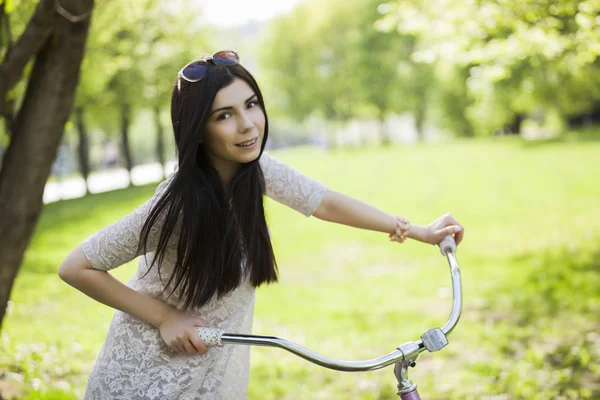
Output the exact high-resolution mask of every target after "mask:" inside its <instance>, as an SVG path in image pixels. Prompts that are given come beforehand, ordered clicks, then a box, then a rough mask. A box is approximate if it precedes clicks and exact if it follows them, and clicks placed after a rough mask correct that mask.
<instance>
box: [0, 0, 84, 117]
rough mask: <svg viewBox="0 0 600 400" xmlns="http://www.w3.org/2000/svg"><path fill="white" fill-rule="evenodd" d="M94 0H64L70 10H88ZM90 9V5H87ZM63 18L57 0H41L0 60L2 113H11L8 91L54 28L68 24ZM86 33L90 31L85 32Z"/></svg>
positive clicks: (4, 114)
mask: <svg viewBox="0 0 600 400" xmlns="http://www.w3.org/2000/svg"><path fill="white" fill-rule="evenodd" d="M76 3H80V4H78V5H77V6H76V7H75V6H74V5H75V4H76ZM92 4H93V0H85V1H80V2H76V1H74V0H70V1H68V2H67V1H65V4H64V5H65V6H67V7H69V6H71V8H69V9H71V10H75V12H77V11H80V10H81V11H82V12H85V10H86V9H85V7H86V6H91V5H92ZM88 9H89V7H88ZM61 19H62V20H61ZM66 22H68V21H66V20H65V19H64V18H62V17H61V16H59V15H58V14H57V13H56V11H55V10H54V0H40V2H39V3H38V5H37V7H36V9H35V12H34V13H33V15H32V16H31V19H30V20H29V22H28V23H27V27H26V28H25V31H24V32H23V34H22V35H21V36H20V37H19V39H18V40H17V42H16V43H15V44H13V45H11V47H10V49H9V51H8V52H7V53H6V56H5V57H4V60H3V61H2V63H1V64H0V115H3V116H9V114H8V110H7V109H6V106H7V104H6V95H7V93H8V91H9V90H10V89H11V88H13V87H14V86H15V85H16V84H17V82H19V80H20V79H21V75H22V74H23V69H24V68H25V66H26V65H27V63H28V62H29V60H31V58H32V57H33V56H35V55H36V54H37V53H38V52H39V51H40V49H41V48H42V46H47V38H48V36H49V35H50V34H51V32H52V30H53V29H54V28H55V27H56V26H58V25H59V24H63V25H64V24H65V23H66ZM86 35H87V34H86Z"/></svg>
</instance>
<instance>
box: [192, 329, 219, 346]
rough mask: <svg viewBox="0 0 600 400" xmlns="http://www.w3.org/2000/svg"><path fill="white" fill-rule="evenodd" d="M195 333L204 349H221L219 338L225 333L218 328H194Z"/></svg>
mask: <svg viewBox="0 0 600 400" xmlns="http://www.w3.org/2000/svg"><path fill="white" fill-rule="evenodd" d="M196 333H197V334H198V336H200V340H202V342H204V344H205V345H206V347H215V346H216V347H223V342H222V341H221V338H222V337H223V334H224V333H225V331H224V330H223V329H219V328H196Z"/></svg>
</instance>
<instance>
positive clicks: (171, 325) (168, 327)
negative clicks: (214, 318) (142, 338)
mask: <svg viewBox="0 0 600 400" xmlns="http://www.w3.org/2000/svg"><path fill="white" fill-rule="evenodd" d="M203 326H205V325H204V322H203V321H202V320H201V319H200V318H198V317H196V316H193V315H188V314H185V313H182V312H181V311H178V310H176V309H172V310H171V311H170V312H169V313H168V314H167V315H166V316H165V319H164V320H163V322H162V323H161V324H160V326H159V330H160V336H161V337H162V339H163V340H164V342H165V344H166V345H167V347H168V348H169V349H170V350H171V351H176V352H180V353H188V354H198V353H200V354H205V353H206V352H207V351H208V348H207V347H206V345H205V344H204V343H203V342H202V340H200V336H198V333H196V328H197V327H203Z"/></svg>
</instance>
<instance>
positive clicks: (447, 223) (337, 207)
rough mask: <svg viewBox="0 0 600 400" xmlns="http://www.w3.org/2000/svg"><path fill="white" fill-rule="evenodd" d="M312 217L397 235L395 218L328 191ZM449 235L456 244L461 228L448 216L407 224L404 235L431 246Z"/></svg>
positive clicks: (460, 236) (462, 231)
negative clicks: (428, 221) (424, 222)
mask: <svg viewBox="0 0 600 400" xmlns="http://www.w3.org/2000/svg"><path fill="white" fill-rule="evenodd" d="M313 216H314V217H317V218H319V219H322V220H323V221H329V222H335V223H338V224H343V225H348V226H353V227H355V228H360V229H368V230H371V231H377V232H385V233H387V234H394V233H396V232H397V225H396V224H397V218H396V216H394V215H391V214H388V213H386V212H384V211H382V210H380V209H378V208H376V207H373V206H371V205H369V204H366V203H363V202H362V201H359V200H356V199H353V198H352V197H349V196H346V195H344V194H342V193H339V192H336V191H334V190H331V189H327V191H326V193H325V195H324V196H323V199H322V200H321V203H320V204H319V206H318V207H317V209H316V210H315V212H314V213H313ZM452 234H453V235H454V238H455V240H456V244H458V243H460V242H461V240H462V237H463V234H464V228H463V227H462V225H461V224H460V223H458V221H456V220H455V219H454V218H453V217H452V216H451V215H450V214H445V215H443V216H441V217H440V218H438V219H437V220H435V221H434V222H432V223H431V224H429V225H427V226H418V225H413V224H411V223H408V224H407V228H406V233H404V235H405V236H406V237H409V238H411V239H415V240H418V241H420V242H424V243H431V244H437V243H439V242H440V241H441V240H442V238H444V236H447V235H452Z"/></svg>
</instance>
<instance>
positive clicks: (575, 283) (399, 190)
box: [0, 138, 600, 399]
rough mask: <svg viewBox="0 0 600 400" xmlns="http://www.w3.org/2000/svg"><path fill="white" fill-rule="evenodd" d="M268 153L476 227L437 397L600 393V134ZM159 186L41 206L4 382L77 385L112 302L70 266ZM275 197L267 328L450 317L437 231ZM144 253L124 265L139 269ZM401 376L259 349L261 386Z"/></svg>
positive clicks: (355, 347)
mask: <svg viewBox="0 0 600 400" xmlns="http://www.w3.org/2000/svg"><path fill="white" fill-rule="evenodd" d="M272 154H273V155H275V156H276V157H278V158H280V159H281V160H282V161H285V162H286V163H288V164H289V165H291V166H293V167H295V168H297V169H299V170H301V171H302V172H303V173H305V174H306V175H309V176H312V177H314V178H316V179H318V180H319V181H321V182H323V183H324V184H326V185H327V186H328V187H330V188H331V189H334V190H337V191H340V192H342V193H345V194H347V195H350V196H352V197H355V198H357V199H359V200H362V201H365V202H367V203H369V204H372V205H374V206H376V207H379V208H381V209H383V210H385V211H387V212H390V213H399V214H403V215H406V216H408V217H409V218H410V219H411V221H413V222H414V223H417V224H426V223H429V222H430V221H432V220H433V219H435V218H437V217H438V216H440V215H441V214H443V213H445V212H451V213H452V214H453V215H454V216H455V217H456V218H457V219H459V220H460V221H461V222H462V223H463V224H464V226H465V227H466V234H465V240H464V243H463V244H462V245H461V246H460V249H459V252H458V259H459V262H460V264H461V269H462V275H463V287H464V298H465V302H464V310H463V317H462V319H461V321H460V323H459V325H458V327H457V329H456V330H455V331H454V332H453V334H452V335H451V336H450V345H449V346H448V347H446V348H445V349H444V350H442V351H441V352H439V353H435V354H429V353H424V354H422V355H421V357H420V358H419V360H417V367H416V368H414V369H413V370H412V371H411V377H412V378H413V380H414V381H415V382H416V383H417V384H419V386H420V392H421V395H422V397H423V398H428V399H449V398H457V399H464V398H470V399H483V398H490V399H491V398H507V399H508V398H510V399H513V398H514V399H548V398H556V399H575V398H598V397H599V396H600V368H599V367H598V365H600V335H598V333H597V332H599V331H600V323H599V322H598V321H599V319H598V315H600V263H599V261H598V260H599V259H600V257H599V256H600V245H599V244H598V243H599V242H598V239H600V207H599V199H600V184H599V183H598V182H599V178H598V176H600V142H598V141H585V142H564V143H557V142H552V143H548V144H547V145H536V146H532V145H530V144H528V143H523V142H522V141H520V140H518V139H515V138H508V139H496V140H479V141H457V142H452V143H437V144H419V145H406V146H394V147H390V148H387V149H381V148H372V149H362V150H336V151H331V152H321V151H319V150H314V149H309V148H298V149H293V150H291V149H290V150H281V151H273V152H272ZM153 190H154V186H152V185H149V186H143V187H136V188H131V189H127V190H119V191H114V192H110V193H104V194H98V195H94V196H90V197H87V198H83V199H76V200H68V201H62V202H58V203H53V204H49V205H47V206H46V207H45V209H44V212H43V215H42V217H41V219H40V222H39V224H38V227H37V230H36V234H35V237H34V238H33V241H32V243H31V245H30V247H29V249H28V252H27V254H26V257H25V261H24V264H23V268H22V270H21V272H20V274H19V277H18V279H17V281H16V283H15V287H14V289H13V293H12V298H11V301H12V306H11V312H10V315H9V316H8V317H7V318H6V319H5V321H4V324H3V331H2V339H1V340H0V393H2V394H3V395H4V396H5V397H10V396H9V395H10V394H11V393H12V395H13V396H17V397H18V396H21V397H23V398H31V399H33V398H43V399H59V398H60V399H62V398H78V397H81V395H82V391H83V388H84V385H85V379H86V376H87V373H88V372H89V368H90V366H91V363H92V362H93V360H94V357H95V356H96V354H97V352H98V350H99V348H100V346H101V345H102V342H103V340H104V336H105V334H106V329H107V327H108V323H109V321H110V318H111V315H112V311H111V310H110V309H109V308H107V307H105V306H102V305H99V304H97V303H95V302H94V301H93V300H91V299H88V298H86V297H85V296H84V295H82V294H80V293H78V292H77V291H76V290H74V289H72V288H70V287H68V286H67V285H66V284H63V283H62V282H61V281H60V280H59V278H58V276H57V275H56V270H57V268H58V265H59V264H60V262H61V261H62V259H63V258H64V257H65V256H66V255H67V254H68V253H69V252H70V251H71V250H72V249H73V248H74V247H75V246H77V245H78V244H79V243H80V242H81V241H82V240H83V239H85V237H87V236H88V235H90V234H92V233H94V232H95V231H97V230H98V229H100V228H101V227H103V226H104V225H106V224H108V223H111V222H113V221H114V220H116V219H117V218H119V217H121V216H123V215H124V214H125V213H127V212H129V211H131V210H132V209H133V208H135V207H136V206H137V205H139V204H141V203H142V202H143V201H144V200H146V199H147V198H148V197H149V196H150V195H151V194H152V192H153ZM267 213H268V219H269V222H270V229H271V234H272V238H273V243H274V246H275V251H276V256H277V260H278V263H279V266H280V272H281V279H280V283H279V284H277V285H271V286H269V287H264V288H260V289H259V290H258V295H257V305H256V312H255V322H254V333H256V334H269V335H277V336H281V337H285V338H288V339H290V340H293V341H296V342H298V343H300V344H302V345H305V346H307V347H309V348H311V349H314V350H315V351H317V352H320V353H322V354H324V355H327V356H331V357H334V358H343V359H369V358H374V357H378V356H381V355H383V354H384V353H387V352H390V351H392V350H394V348H395V347H396V346H397V345H399V344H401V343H403V342H406V341H409V340H415V339H417V338H418V337H419V336H420V335H421V334H422V333H423V332H424V331H425V330H427V329H429V328H430V327H433V326H439V325H441V324H442V323H443V322H445V319H446V317H447V315H448V313H449V306H450V301H451V299H449V298H448V297H447V295H446V293H447V291H446V290H445V289H447V288H448V287H449V274H448V271H447V266H446V264H445V260H444V259H443V257H441V256H440V255H439V252H438V251H437V249H436V248H434V247H432V246H427V245H424V244H421V243H416V242H407V243H405V244H403V245H399V244H396V243H390V242H388V241H387V237H386V235H384V234H382V233H376V232H369V231H361V230H357V229H353V228H349V227H346V226H342V225H337V224H331V223H326V222H324V221H320V220H318V219H316V218H305V217H304V216H302V215H300V214H298V213H296V212H295V211H293V210H290V209H288V208H286V207H284V206H282V205H280V204H278V203H275V202H272V201H269V203H268V208H267ZM135 265H136V264H135V262H132V263H130V264H128V265H126V266H123V267H121V268H119V269H118V270H116V271H115V273H116V275H117V276H118V277H119V278H120V279H123V280H126V279H128V278H129V277H130V276H131V275H132V274H133V272H134V269H135ZM565 326H568V329H565ZM2 371H6V373H4V374H3V373H2ZM394 387H395V382H394V376H393V372H392V369H391V368H386V369H383V370H379V371H374V372H368V373H361V374H349V373H342V372H334V371H327V370H324V369H323V368H321V367H318V366H316V365H313V364H310V363H307V362H305V361H304V360H302V359H299V358H296V357H295V356H293V355H291V354H289V353H286V352H284V351H281V350H277V349H269V348H254V349H253V350H252V360H251V377H250V397H251V398H253V399H299V398H310V399H325V398H326V399H350V398H352V399H395V398H397V397H396V395H395V389H394ZM351 393H352V394H351ZM502 394H504V395H505V397H494V396H501V395H502ZM25 396H29V397H25Z"/></svg>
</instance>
